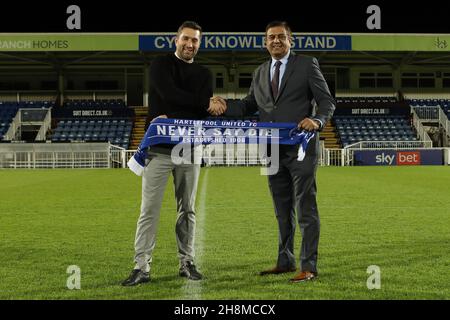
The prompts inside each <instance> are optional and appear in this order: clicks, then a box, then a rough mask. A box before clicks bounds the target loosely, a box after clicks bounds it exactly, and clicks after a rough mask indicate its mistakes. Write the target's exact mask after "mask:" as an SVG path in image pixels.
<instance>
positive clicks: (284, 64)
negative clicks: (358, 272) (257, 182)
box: [217, 21, 335, 282]
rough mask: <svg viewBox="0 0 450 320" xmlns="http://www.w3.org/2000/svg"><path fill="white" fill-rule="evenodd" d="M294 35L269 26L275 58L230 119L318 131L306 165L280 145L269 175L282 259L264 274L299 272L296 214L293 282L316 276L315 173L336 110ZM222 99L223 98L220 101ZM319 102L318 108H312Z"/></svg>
mask: <svg viewBox="0 0 450 320" xmlns="http://www.w3.org/2000/svg"><path fill="white" fill-rule="evenodd" d="M291 45H292V32H291V30H290V28H289V26H288V24H287V23H286V22H281V21H274V22H271V23H269V24H268V25H267V27H266V47H267V50H268V51H269V53H270V55H271V57H272V59H271V60H269V61H267V62H265V63H263V64H262V65H261V66H259V67H258V68H257V69H256V71H255V72H254V73H253V80H252V84H251V87H250V90H249V94H248V96H247V97H245V98H244V99H243V100H241V101H240V102H239V103H238V104H237V105H234V106H228V109H227V111H226V115H227V116H231V117H235V118H243V117H244V116H245V115H248V114H254V113H255V112H256V111H257V110H258V111H259V120H260V121H263V122H296V123H298V127H299V128H301V129H304V130H307V131H316V135H315V137H314V138H313V139H311V141H310V142H309V144H308V147H307V149H306V156H305V158H304V160H303V161H298V160H297V154H298V148H299V146H288V145H280V146H279V169H278V172H277V173H276V174H274V175H270V176H269V188H270V191H271V194H272V198H273V202H274V207H275V216H276V218H277V220H278V228H279V230H278V231H279V247H278V260H277V264H276V266H275V267H274V268H272V269H269V270H265V271H262V272H261V273H260V274H261V275H267V274H281V273H286V272H294V271H296V262H295V256H294V233H295V227H296V222H295V212H297V219H298V223H299V225H300V229H301V233H302V245H301V252H300V272H299V273H298V274H297V275H295V276H294V278H292V279H291V281H292V282H300V281H307V280H312V279H314V278H315V277H317V275H318V272H317V252H318V244H319V228H320V224H319V213H318V210H317V203H316V193H317V189H316V169H317V162H318V152H319V134H318V131H320V130H321V129H322V128H323V127H324V126H325V124H326V123H327V121H328V120H330V118H331V117H332V114H333V112H334V109H335V101H334V99H333V97H332V96H331V94H330V91H329V89H328V86H327V83H326V81H325V78H324V77H323V75H322V73H321V71H320V68H319V64H318V62H317V60H316V59H315V58H313V57H309V56H304V55H296V54H294V52H292V51H290V48H291ZM217 99H220V98H217ZM313 99H314V100H315V102H316V104H317V107H314V106H313V101H312V100H313Z"/></svg>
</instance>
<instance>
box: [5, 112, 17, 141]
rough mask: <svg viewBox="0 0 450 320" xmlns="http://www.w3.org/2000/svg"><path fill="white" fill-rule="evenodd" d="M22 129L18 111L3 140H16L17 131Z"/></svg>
mask: <svg viewBox="0 0 450 320" xmlns="http://www.w3.org/2000/svg"><path fill="white" fill-rule="evenodd" d="M18 128H20V111H17V113H16V115H15V116H14V118H13V120H12V122H11V124H10V125H9V129H8V131H6V134H5V136H4V137H3V140H10V141H11V140H14V139H15V138H16V132H17V129H18Z"/></svg>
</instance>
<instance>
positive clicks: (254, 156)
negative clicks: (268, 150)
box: [203, 144, 268, 166]
mask: <svg viewBox="0 0 450 320" xmlns="http://www.w3.org/2000/svg"><path fill="white" fill-rule="evenodd" d="M259 153H260V151H259V149H258V145H257V144H227V145H222V144H210V145H207V146H205V148H204V149H203V162H204V163H205V165H206V166H265V165H267V160H268V159H267V158H266V157H265V156H264V155H260V154H259ZM264 153H265V152H264Z"/></svg>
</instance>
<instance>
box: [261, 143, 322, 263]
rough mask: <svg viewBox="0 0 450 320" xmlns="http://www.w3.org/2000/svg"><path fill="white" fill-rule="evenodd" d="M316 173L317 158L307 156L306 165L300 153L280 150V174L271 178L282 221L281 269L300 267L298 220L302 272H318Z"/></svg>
mask: <svg viewBox="0 0 450 320" xmlns="http://www.w3.org/2000/svg"><path fill="white" fill-rule="evenodd" d="M316 170H317V156H306V157H305V158H304V160H303V161H297V152H296V149H292V147H290V148H280V163H279V170H278V173H277V174H275V175H271V176H269V188H270V191H271V193H272V199H273V203H274V207H275V216H276V218H277V220H278V236H279V247H278V261H277V266H278V267H280V268H293V267H295V266H296V263H295V256H294V234H295V227H296V218H297V220H298V223H299V225H300V231H301V234H302V244H301V249H300V269H301V271H310V272H317V250H318V246H319V232H320V221H319V212H318V210H317V203H316V193H317V188H316ZM296 213H297V216H296Z"/></svg>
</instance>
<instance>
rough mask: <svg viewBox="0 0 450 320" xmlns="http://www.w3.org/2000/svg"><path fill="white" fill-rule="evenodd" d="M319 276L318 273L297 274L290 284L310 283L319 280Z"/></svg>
mask: <svg viewBox="0 0 450 320" xmlns="http://www.w3.org/2000/svg"><path fill="white" fill-rule="evenodd" d="M317 276H318V274H317V272H310V271H301V272H300V273H298V274H296V275H295V277H293V278H292V279H291V280H289V281H290V282H303V281H309V280H314V279H315V278H317Z"/></svg>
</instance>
